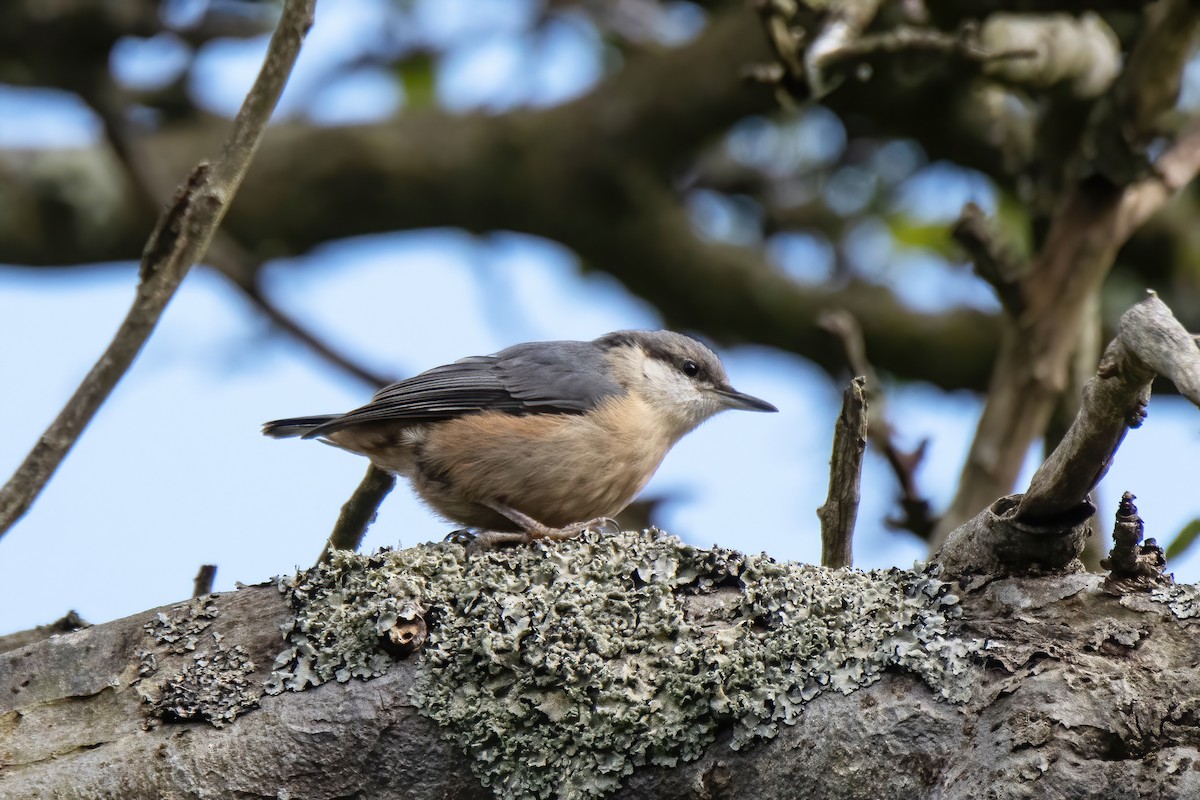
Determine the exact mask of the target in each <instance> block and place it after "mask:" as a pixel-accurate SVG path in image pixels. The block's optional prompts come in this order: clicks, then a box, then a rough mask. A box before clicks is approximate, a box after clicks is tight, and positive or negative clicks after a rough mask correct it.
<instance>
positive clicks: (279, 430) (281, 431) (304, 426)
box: [262, 414, 337, 439]
mask: <svg viewBox="0 0 1200 800" xmlns="http://www.w3.org/2000/svg"><path fill="white" fill-rule="evenodd" d="M336 418H337V415H336V414H323V415H321V416H318V417H292V418H291V419H274V420H271V421H270V422H265V423H263V429H262V432H263V435H264V436H270V437H271V438H272V439H291V438H293V437H295V436H304V435H306V434H307V433H309V432H310V431H313V430H315V429H316V428H318V427H320V426H321V425H324V424H325V423H326V422H330V421H332V420H334V419H336Z"/></svg>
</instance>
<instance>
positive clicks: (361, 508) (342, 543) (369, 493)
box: [317, 464, 396, 564]
mask: <svg viewBox="0 0 1200 800" xmlns="http://www.w3.org/2000/svg"><path fill="white" fill-rule="evenodd" d="M395 486H396V476H395V475H393V474H392V473H390V472H387V471H385V470H382V469H379V467H377V466H375V465H374V464H371V465H370V466H368V467H367V474H366V475H364V476H363V479H362V482H361V483H359V484H358V487H357V488H356V489H355V490H354V494H352V495H350V499H349V500H347V501H346V504H345V505H343V506H342V510H341V513H339V514H338V518H337V522H336V523H335V524H334V526H333V532H332V533H330V534H329V541H328V542H326V543H325V549H323V550H322V551H321V555H320V557H319V558H317V563H318V564H321V563H324V562H326V561H328V560H329V558H330V556H332V555H333V551H334V550H351V551H357V550H358V547H359V545H361V544H362V540H363V537H364V536H366V535H367V528H369V527H370V526H371V523H372V522H374V521H375V515H376V513H377V512H378V511H379V505H380V503H382V502H383V498H385V497H387V496H388V493H390V492H391V491H392V489H393V488H395Z"/></svg>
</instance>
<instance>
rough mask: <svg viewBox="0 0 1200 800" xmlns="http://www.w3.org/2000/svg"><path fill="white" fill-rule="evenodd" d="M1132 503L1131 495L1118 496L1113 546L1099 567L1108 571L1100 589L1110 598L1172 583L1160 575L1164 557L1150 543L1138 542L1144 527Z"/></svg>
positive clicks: (1170, 578)
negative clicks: (1119, 501)
mask: <svg viewBox="0 0 1200 800" xmlns="http://www.w3.org/2000/svg"><path fill="white" fill-rule="evenodd" d="M1134 499H1136V498H1135V497H1134V496H1133V494H1132V493H1130V492H1125V493H1124V494H1123V495H1121V503H1120V505H1119V506H1118V507H1117V520H1116V524H1114V525H1113V534H1112V539H1113V546H1112V550H1110V551H1109V553H1108V558H1106V559H1104V560H1103V561H1101V562H1100V566H1102V567H1104V568H1105V569H1108V570H1111V571H1110V573H1109V575H1108V577H1107V578H1106V579H1105V580H1104V588H1105V589H1106V590H1108V591H1110V592H1112V593H1113V594H1128V593H1131V592H1144V591H1146V590H1148V589H1152V588H1154V587H1156V586H1163V585H1166V584H1170V583H1172V580H1173V579H1172V577H1171V576H1170V575H1165V574H1163V570H1164V569H1165V568H1166V566H1167V556H1166V554H1165V553H1164V552H1163V549H1162V548H1161V547H1159V546H1158V542H1156V541H1155V540H1154V539H1147V540H1146V541H1145V542H1144V543H1143V542H1142V533H1143V531H1144V530H1145V524H1144V523H1143V522H1142V518H1141V517H1140V516H1138V510H1137V506H1135V505H1134V504H1133V501H1134Z"/></svg>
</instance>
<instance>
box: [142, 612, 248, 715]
mask: <svg viewBox="0 0 1200 800" xmlns="http://www.w3.org/2000/svg"><path fill="white" fill-rule="evenodd" d="M216 618H217V605H216V603H215V602H213V599H212V598H211V597H202V598H194V599H192V600H189V601H188V602H186V603H182V604H180V605H178V606H175V607H174V608H172V609H170V610H169V611H160V612H158V613H157V614H156V615H155V616H154V619H152V620H150V621H149V622H147V623H146V624H145V625H144V626H143V630H144V631H145V632H146V634H147V635H148V636H150V637H151V639H153V641H154V643H155V645H157V646H158V647H161V648H162V650H163V651H164V653H165V655H166V658H167V660H168V661H174V659H173V658H172V657H173V656H183V657H184V659H185V660H186V662H187V663H186V664H184V666H183V667H182V668H180V669H179V670H178V671H176V672H174V673H172V674H170V675H168V676H166V677H165V678H164V679H163V680H162V682H161V683H160V684H155V681H154V679H155V678H156V677H158V672H159V669H160V664H159V658H158V656H157V655H156V654H155V652H154V650H152V649H147V650H140V651H138V657H139V661H138V675H137V680H136V681H135V682H136V683H138V684H142V687H141V688H140V689H139V693H140V694H141V696H142V700H143V701H144V702H145V703H147V704H149V706H150V709H151V713H152V714H153V716H154V717H155V718H157V719H161V720H165V721H167V722H182V721H188V720H197V719H203V720H208V721H209V722H212V723H213V724H214V725H217V726H218V727H219V726H221V725H223V724H224V723H226V722H232V721H233V720H235V719H237V717H238V715H239V714H241V713H243V712H244V711H246V710H247V709H250V708H255V707H256V706H257V705H258V699H259V697H261V695H262V687H261V686H259V685H258V683H257V681H254V680H252V678H253V675H254V662H253V661H251V659H250V656H249V655H248V654H247V653H246V651H245V649H244V648H243V647H242V646H241V645H234V646H233V647H227V646H225V644H224V642H222V638H223V637H222V635H221V634H220V633H217V632H216V631H213V630H211V627H212V623H213V621H214V620H215V619H216ZM143 682H145V683H144V684H143Z"/></svg>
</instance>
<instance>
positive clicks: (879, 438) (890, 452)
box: [817, 309, 937, 541]
mask: <svg viewBox="0 0 1200 800" xmlns="http://www.w3.org/2000/svg"><path fill="white" fill-rule="evenodd" d="M817 324H818V325H820V326H821V327H822V328H824V329H825V330H827V331H829V332H830V333H831V334H833V335H834V336H836V337H837V338H838V340H839V341H840V342H841V344H842V349H843V350H844V351H845V353H846V361H847V362H848V363H849V365H850V370H851V372H852V373H853V374H855V375H861V376H863V377H864V378H866V387H867V388H866V399H867V420H868V423H867V437H868V439H869V440H870V442H871V444H872V445H874V447H875V448H876V450H878V451H879V452H880V453H882V454H883V457H884V459H886V460H887V463H888V466H889V467H891V469H892V474H894V475H895V476H896V481H897V483H899V484H900V498H899V502H900V509H901V511H902V512H903V515H902V516H900V517H889V518H887V519H886V520H884V523H885V524H886V525H887V526H888V527H889V528H892V529H893V530H906V531H909V532H911V533H913V534H915V535H916V536H918V537H919V538H921V539H923V540H925V541H928V540H929V538H930V537H931V536H932V535H933V529H934V527H936V525H937V517H936V516H935V515H934V514H933V510H932V506H931V505H930V502H929V500H928V499H927V498H925V497H923V496H922V495H921V493H920V491H919V490H918V489H917V479H916V472H917V468H918V467H919V466H920V465H921V462H922V461H923V460H924V459H925V449H926V448H927V447H928V446H929V440H928V439H925V440H922V441H921V443H920V444H919V445H917V449H916V450H913V451H910V452H906V451H904V450H901V449H900V448H899V447H898V446H897V445H896V429H895V428H894V427H893V426H892V424H891V423H890V422H889V421H888V419H887V412H886V405H885V402H884V401H885V397H884V395H883V391H882V388H881V387H882V384H881V383H880V381H879V378H878V376H877V375H876V373H875V368H874V367H873V366H872V365H871V362H870V361H868V360H867V348H866V342H865V341H864V340H863V335H862V328H861V327H860V326H859V324H858V320H857V319H856V318H855V317H854V315H853V314H851V313H850V312H848V311H845V310H843V309H835V310H833V311H829V312H826V313H823V314H822V315H821V316H820V318H819V319H818V321H817Z"/></svg>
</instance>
